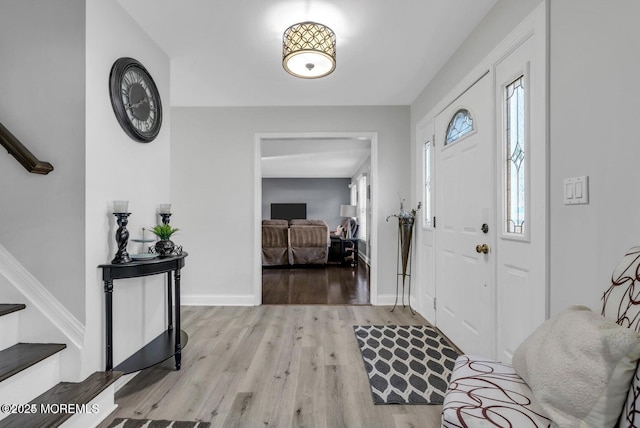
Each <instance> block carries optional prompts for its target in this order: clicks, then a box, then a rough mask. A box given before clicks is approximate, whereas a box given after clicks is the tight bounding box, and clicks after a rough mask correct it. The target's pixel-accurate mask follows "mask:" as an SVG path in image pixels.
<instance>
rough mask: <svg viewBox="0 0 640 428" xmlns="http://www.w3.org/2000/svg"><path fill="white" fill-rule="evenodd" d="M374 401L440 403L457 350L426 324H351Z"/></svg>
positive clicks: (384, 402) (386, 402)
mask: <svg viewBox="0 0 640 428" xmlns="http://www.w3.org/2000/svg"><path fill="white" fill-rule="evenodd" d="M353 329H354V331H355V334H356V339H357V341H358V345H359V346H360V352H361V353H362V359H363V361H364V367H365V370H366V371H367V375H368V376H369V384H370V385H371V395H372V396H373V403H374V404H442V402H443V400H444V393H445V391H446V390H447V384H448V382H449V377H450V376H451V370H452V369H453V366H454V364H455V361H456V358H458V353H457V352H456V351H455V350H454V348H453V347H452V346H451V344H450V343H449V342H448V341H447V339H445V338H444V337H442V336H441V335H440V334H439V333H438V331H437V330H436V329H435V328H433V327H431V326H426V325H408V326H398V325H381V326H377V325H367V326H354V327H353Z"/></svg>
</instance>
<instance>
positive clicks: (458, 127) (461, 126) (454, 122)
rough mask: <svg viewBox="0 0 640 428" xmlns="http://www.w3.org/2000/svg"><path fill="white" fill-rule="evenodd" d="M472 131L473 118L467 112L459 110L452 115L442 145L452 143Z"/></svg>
mask: <svg viewBox="0 0 640 428" xmlns="http://www.w3.org/2000/svg"><path fill="white" fill-rule="evenodd" d="M471 131H473V118H472V117H471V113H469V110H465V109H460V110H458V111H457V112H456V114H454V115H453V119H451V122H449V126H447V136H446V137H445V140H444V145H445V146H446V145H448V144H451V143H453V142H454V141H456V140H459V139H460V138H462V137H464V136H465V135H466V134H468V133H469V132H471Z"/></svg>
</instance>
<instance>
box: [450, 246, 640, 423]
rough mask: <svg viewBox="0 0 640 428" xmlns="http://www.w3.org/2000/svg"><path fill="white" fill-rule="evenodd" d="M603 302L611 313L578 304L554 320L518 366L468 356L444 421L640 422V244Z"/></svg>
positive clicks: (526, 346)
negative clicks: (639, 362) (598, 312)
mask: <svg viewBox="0 0 640 428" xmlns="http://www.w3.org/2000/svg"><path fill="white" fill-rule="evenodd" d="M636 284H637V285H636ZM603 301H604V304H603V309H602V314H601V315H604V317H602V316H601V315H599V314H595V313H593V312H591V311H590V310H589V309H588V308H586V307H571V308H568V309H566V310H565V311H563V312H561V313H560V314H558V315H556V316H554V317H552V318H551V319H550V320H547V321H546V322H545V323H544V324H543V325H542V326H541V327H540V328H539V329H538V330H536V332H534V333H533V334H532V335H531V336H530V337H529V338H527V339H526V340H525V341H524V342H523V344H522V345H520V347H519V348H518V350H517V351H516V353H515V354H514V358H513V362H512V363H513V365H511V364H504V363H499V362H496V361H491V360H490V359H487V358H481V357H476V356H471V355H462V356H460V357H459V358H458V359H457V361H456V364H455V367H454V369H453V373H452V375H451V379H450V382H449V387H448V390H447V393H446V395H445V399H444V404H443V410H442V426H443V427H447V428H454V427H455V428H460V427H465V428H466V427H469V428H473V427H513V428H538V427H541V428H542V427H552V426H553V427H556V426H558V427H560V428H564V427H576V428H587V427H594V428H595V427H614V426H619V427H620V428H630V427H640V415H638V414H637V410H636V409H640V372H639V371H638V359H639V358H640V339H639V338H638V331H640V247H634V248H631V249H630V250H629V251H628V252H627V254H626V255H625V256H624V257H623V259H622V260H621V261H620V263H619V265H618V266H617V267H616V269H615V270H614V272H613V275H612V284H611V286H610V287H609V288H608V289H607V290H606V291H605V293H604V296H603ZM616 324H618V325H616ZM619 326H623V327H628V328H629V329H625V328H620V327H619ZM525 379H526V380H525ZM616 423H618V425H616Z"/></svg>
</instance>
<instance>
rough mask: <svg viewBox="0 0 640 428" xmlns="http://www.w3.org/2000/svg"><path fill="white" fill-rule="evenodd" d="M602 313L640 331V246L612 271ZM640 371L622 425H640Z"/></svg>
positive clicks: (632, 249) (635, 379)
mask: <svg viewBox="0 0 640 428" xmlns="http://www.w3.org/2000/svg"><path fill="white" fill-rule="evenodd" d="M602 301H603V305H602V315H604V316H605V317H606V318H610V319H613V320H614V321H615V322H617V323H618V324H620V325H621V326H625V327H629V328H633V329H634V330H636V331H638V332H640V247H633V248H631V249H629V251H627V254H625V256H624V257H623V258H622V260H621V261H620V263H619V264H618V266H617V267H616V268H615V270H614V271H613V274H612V275H611V286H610V287H609V288H608V289H607V291H605V292H604V295H603V296H602ZM638 412H640V373H638V369H636V373H635V374H634V376H633V380H632V381H631V388H630V389H629V395H628V396H627V401H626V403H625V405H624V408H623V411H622V416H621V417H620V424H619V427H620V428H638V427H640V415H639V414H638Z"/></svg>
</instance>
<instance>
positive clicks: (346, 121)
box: [171, 106, 410, 305]
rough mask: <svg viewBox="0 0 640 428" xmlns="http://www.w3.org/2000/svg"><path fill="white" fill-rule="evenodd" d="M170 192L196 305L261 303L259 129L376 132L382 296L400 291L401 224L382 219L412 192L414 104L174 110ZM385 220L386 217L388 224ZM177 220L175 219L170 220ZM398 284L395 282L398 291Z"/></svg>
mask: <svg viewBox="0 0 640 428" xmlns="http://www.w3.org/2000/svg"><path fill="white" fill-rule="evenodd" d="M172 113H173V123H172V136H171V140H172V144H171V176H172V182H171V194H172V195H173V202H174V204H175V214H174V217H173V218H174V219H175V224H176V225H177V226H178V227H181V228H182V229H183V234H182V235H181V242H180V243H181V244H183V245H184V247H185V249H186V251H189V257H190V258H192V266H191V267H190V268H188V269H185V270H184V272H183V276H182V277H183V294H184V299H183V300H184V301H185V303H190V304H247V305H252V304H253V303H254V301H255V300H254V295H253V294H254V291H253V287H254V283H255V280H257V278H254V277H253V275H254V271H255V269H254V268H253V267H254V266H258V265H259V264H260V260H255V256H254V254H255V253H256V251H254V236H255V235H254V234H255V232H256V228H257V227H260V225H259V224H254V223H255V221H254V215H255V207H254V195H255V193H254V192H256V191H260V189H255V188H254V187H255V185H254V183H255V164H254V161H255V135H256V134H257V133H305V132H377V133H378V147H379V149H378V153H379V166H378V169H379V177H378V183H379V189H378V192H377V195H378V207H379V209H380V215H379V216H378V224H376V225H374V227H377V228H378V239H379V246H378V248H379V252H378V261H379V263H378V266H376V267H375V268H376V269H378V272H377V273H378V278H379V280H378V282H379V286H378V288H379V294H393V293H394V291H395V290H394V289H393V287H395V267H396V266H395V257H396V239H397V238H396V235H395V233H396V229H395V228H393V227H392V225H390V224H389V223H386V222H384V218H385V217H386V216H387V215H389V214H392V213H394V212H396V211H397V210H398V202H397V195H398V192H400V193H403V194H408V191H409V170H408V164H409V147H410V146H409V108H408V107H404V106H402V107H246V108H244V107H229V108H224V107H220V108H218V107H211V108H204V107H203V108H197V107H193V108H189V107H176V108H173V109H172ZM380 219H382V220H381V221H380ZM172 221H173V220H172ZM392 286H393V287H392Z"/></svg>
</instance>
